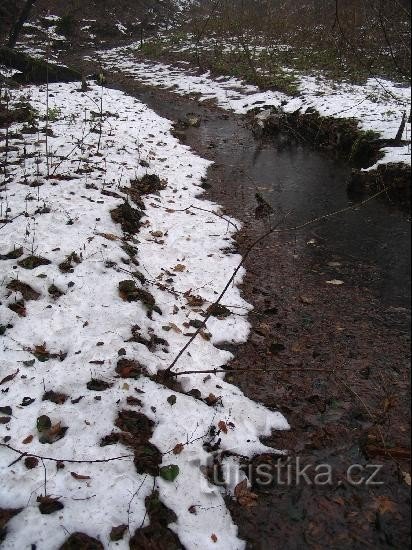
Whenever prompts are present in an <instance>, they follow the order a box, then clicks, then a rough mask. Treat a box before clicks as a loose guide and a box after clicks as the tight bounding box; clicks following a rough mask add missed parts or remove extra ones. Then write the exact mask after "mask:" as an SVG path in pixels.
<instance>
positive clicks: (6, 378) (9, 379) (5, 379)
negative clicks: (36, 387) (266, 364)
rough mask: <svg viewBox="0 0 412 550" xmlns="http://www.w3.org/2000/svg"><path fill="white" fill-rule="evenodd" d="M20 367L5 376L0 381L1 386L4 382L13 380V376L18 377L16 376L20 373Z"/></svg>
mask: <svg viewBox="0 0 412 550" xmlns="http://www.w3.org/2000/svg"><path fill="white" fill-rule="evenodd" d="M19 372H20V371H19V369H17V370H16V372H14V373H13V374H9V375H8V376H5V377H4V378H3V380H1V381H0V386H1V385H2V384H7V382H11V381H12V380H13V378H16V376H17V375H18V374H19Z"/></svg>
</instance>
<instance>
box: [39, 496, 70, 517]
mask: <svg viewBox="0 0 412 550" xmlns="http://www.w3.org/2000/svg"><path fill="white" fill-rule="evenodd" d="M37 502H39V503H40V504H39V510H40V513H41V514H53V513H54V512H58V511H59V510H63V508H64V505H63V503H61V502H60V501H59V499H58V498H52V497H49V496H47V495H46V496H44V497H37Z"/></svg>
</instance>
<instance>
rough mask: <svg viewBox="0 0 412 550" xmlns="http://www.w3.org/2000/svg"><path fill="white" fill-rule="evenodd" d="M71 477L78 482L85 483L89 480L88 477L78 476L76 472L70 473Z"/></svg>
mask: <svg viewBox="0 0 412 550" xmlns="http://www.w3.org/2000/svg"><path fill="white" fill-rule="evenodd" d="M70 474H71V476H72V477H74V479H77V480H78V481H86V480H88V479H91V477H90V476H82V475H80V474H76V472H70Z"/></svg>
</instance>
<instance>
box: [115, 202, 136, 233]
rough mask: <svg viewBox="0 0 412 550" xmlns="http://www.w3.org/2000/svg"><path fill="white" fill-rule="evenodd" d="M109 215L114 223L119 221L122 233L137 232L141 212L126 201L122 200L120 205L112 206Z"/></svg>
mask: <svg viewBox="0 0 412 550" xmlns="http://www.w3.org/2000/svg"><path fill="white" fill-rule="evenodd" d="M110 215H111V217H112V220H113V221H114V222H115V223H119V224H120V225H121V227H122V230H123V231H124V233H128V234H130V235H133V234H135V233H138V232H139V229H140V220H141V219H142V217H143V212H141V211H140V210H136V209H135V208H132V207H131V206H130V204H129V203H128V202H124V203H123V204H121V205H120V206H117V207H116V208H114V209H113V210H112V211H111V212H110Z"/></svg>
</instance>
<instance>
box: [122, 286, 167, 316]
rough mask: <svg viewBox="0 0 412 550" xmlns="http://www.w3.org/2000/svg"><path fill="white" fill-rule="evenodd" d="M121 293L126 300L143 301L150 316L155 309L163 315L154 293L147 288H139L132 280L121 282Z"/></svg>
mask: <svg viewBox="0 0 412 550" xmlns="http://www.w3.org/2000/svg"><path fill="white" fill-rule="evenodd" d="M119 294H120V297H121V298H122V299H123V300H124V301H125V302H142V304H143V305H145V306H146V308H147V310H148V315H149V317H150V316H151V314H152V312H153V311H155V312H156V313H159V315H162V310H161V309H160V308H159V307H158V306H157V305H156V300H155V299H154V297H153V295H152V294H150V292H148V291H147V290H143V289H142V288H137V286H136V283H135V282H134V281H132V280H127V281H121V282H120V283H119Z"/></svg>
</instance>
